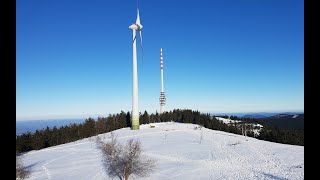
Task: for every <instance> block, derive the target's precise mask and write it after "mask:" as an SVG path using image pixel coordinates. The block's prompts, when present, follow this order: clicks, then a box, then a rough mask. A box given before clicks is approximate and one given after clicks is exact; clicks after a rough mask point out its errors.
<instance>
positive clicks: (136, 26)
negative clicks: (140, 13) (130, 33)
mask: <svg viewBox="0 0 320 180" xmlns="http://www.w3.org/2000/svg"><path fill="white" fill-rule="evenodd" d="M129 28H130V29H132V30H136V31H141V29H142V28H143V26H142V25H141V24H136V23H134V24H132V25H131V26H129Z"/></svg>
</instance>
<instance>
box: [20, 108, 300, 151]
mask: <svg viewBox="0 0 320 180" xmlns="http://www.w3.org/2000/svg"><path fill="white" fill-rule="evenodd" d="M230 118H231V119H233V120H241V122H239V123H232V124H225V123H223V122H222V121H219V120H217V119H216V118H215V117H214V116H211V115H210V114H209V113H200V112H199V111H193V110H190V109H174V110H173V111H169V112H165V113H162V114H161V115H159V114H158V113H157V112H156V113H155V114H153V113H152V114H150V115H149V114H148V112H147V111H144V113H143V114H142V113H140V117H139V121H140V125H141V124H149V123H157V122H169V121H174V122H179V123H192V124H197V125H201V126H203V127H205V128H208V129H212V130H220V131H225V132H230V133H234V134H242V131H241V125H242V124H243V123H247V124H249V123H251V124H252V123H257V121H256V120H255V119H252V118H239V117H236V116H231V117H230ZM259 123H260V124H261V122H259ZM262 125H263V128H262V130H261V131H260V135H259V136H255V135H254V133H253V132H252V131H249V132H248V133H247V136H251V137H254V136H255V137H256V138H258V139H262V140H267V141H272V142H278V143H286V144H295V145H304V131H303V130H286V129H279V128H276V127H274V126H273V125H271V124H262ZM125 127H131V114H130V112H127V113H125V112H124V111H121V112H120V113H117V114H113V115H111V114H109V116H108V117H98V118H97V119H96V120H95V119H93V118H88V119H86V120H85V121H84V122H83V123H81V124H75V123H73V124H70V125H66V126H61V127H59V128H57V127H53V128H49V127H47V128H44V129H41V130H37V131H36V132H35V133H31V132H26V133H23V134H21V135H18V136H16V151H17V152H18V153H22V152H27V151H30V150H39V149H42V148H46V147H50V146H56V145H59V144H64V143H69V142H73V141H76V140H79V139H83V138H88V137H91V136H95V135H98V134H102V133H107V132H111V131H114V130H116V129H121V128H125Z"/></svg>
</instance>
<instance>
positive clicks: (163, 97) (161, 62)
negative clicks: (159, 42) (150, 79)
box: [159, 48, 166, 114]
mask: <svg viewBox="0 0 320 180" xmlns="http://www.w3.org/2000/svg"><path fill="white" fill-rule="evenodd" d="M160 76H161V92H160V98H159V100H160V114H162V113H163V112H164V105H165V104H166V97H165V95H164V85H163V56H162V48H160Z"/></svg>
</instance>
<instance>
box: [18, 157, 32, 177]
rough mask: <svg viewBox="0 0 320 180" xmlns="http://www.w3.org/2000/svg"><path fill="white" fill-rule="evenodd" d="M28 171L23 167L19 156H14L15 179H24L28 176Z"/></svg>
mask: <svg viewBox="0 0 320 180" xmlns="http://www.w3.org/2000/svg"><path fill="white" fill-rule="evenodd" d="M29 174H30V171H28V170H27V168H26V167H24V166H23V163H22V159H21V156H18V155H17V156H16V179H19V180H20V179H25V178H27V177H28V176H29Z"/></svg>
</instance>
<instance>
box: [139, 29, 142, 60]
mask: <svg viewBox="0 0 320 180" xmlns="http://www.w3.org/2000/svg"><path fill="white" fill-rule="evenodd" d="M139 35H140V46H141V49H142V55H143V45H142V31H141V30H140V31H139Z"/></svg>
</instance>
